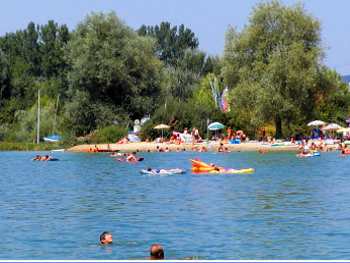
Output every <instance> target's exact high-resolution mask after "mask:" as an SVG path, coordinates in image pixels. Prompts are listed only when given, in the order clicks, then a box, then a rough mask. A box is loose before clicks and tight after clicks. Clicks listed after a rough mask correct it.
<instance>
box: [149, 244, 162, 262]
mask: <svg viewBox="0 0 350 263" xmlns="http://www.w3.org/2000/svg"><path fill="white" fill-rule="evenodd" d="M149 252H150V259H151V260H161V259H164V249H163V247H162V246H161V245H160V244H152V245H151V247H150V249H149Z"/></svg>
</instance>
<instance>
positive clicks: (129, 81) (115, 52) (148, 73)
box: [67, 13, 161, 128]
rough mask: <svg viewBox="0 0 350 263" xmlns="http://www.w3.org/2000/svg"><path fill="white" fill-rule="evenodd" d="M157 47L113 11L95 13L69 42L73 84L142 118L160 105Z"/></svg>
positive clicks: (91, 96) (102, 101) (73, 86)
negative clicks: (125, 23) (155, 53)
mask: <svg viewBox="0 0 350 263" xmlns="http://www.w3.org/2000/svg"><path fill="white" fill-rule="evenodd" d="M153 51H154V41H153V40H152V39H151V38H148V37H141V36H139V35H137V34H136V33H135V32H134V31H133V30H131V29H130V28H129V27H127V26H126V25H124V23H122V22H121V21H120V20H119V18H118V17H117V16H116V15H115V14H114V13H109V14H102V13H93V14H91V15H89V16H87V17H86V18H85V20H84V21H83V22H82V23H80V24H79V25H78V27H77V29H76V31H75V32H74V33H73V35H72V39H71V41H70V42H69V46H68V53H67V56H68V57H69V59H70V66H71V70H70V73H69V78H70V86H71V89H73V90H74V89H78V90H81V91H83V92H87V93H88V94H89V98H90V99H91V100H93V101H94V102H97V101H98V102H99V103H101V104H108V105H110V106H111V105H112V106H114V107H115V109H116V110H117V109H118V110H120V109H121V110H122V111H124V112H125V113H127V114H129V115H130V117H132V118H141V117H143V116H144V114H145V113H149V112H151V111H153V109H155V107H156V105H157V103H156V102H157V99H158V96H159V92H160V89H161V62H160V61H159V60H158V59H157V58H156V57H155V56H154V52H153ZM95 126H96V125H95V124H94V123H91V125H90V126H88V127H90V128H94V127H95Z"/></svg>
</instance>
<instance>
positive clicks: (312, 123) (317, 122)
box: [307, 120, 326, 126]
mask: <svg viewBox="0 0 350 263" xmlns="http://www.w3.org/2000/svg"><path fill="white" fill-rule="evenodd" d="M325 124H326V123H325V122H324V121H320V120H315V121H311V122H309V123H308V124H307V126H322V125H325Z"/></svg>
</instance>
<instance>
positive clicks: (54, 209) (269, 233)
mask: <svg viewBox="0 0 350 263" xmlns="http://www.w3.org/2000/svg"><path fill="white" fill-rule="evenodd" d="M35 154H36V153H34V152H1V153H0V168H1V169H0V193H1V195H0V233H1V236H2V238H1V241H0V259H144V258H145V257H146V256H147V255H148V248H149V246H150V244H151V243H153V242H159V243H161V244H163V246H164V247H165V250H166V251H165V252H166V257H167V258H168V259H183V258H185V257H197V258H199V259H315V258H317V259H349V258H350V180H349V176H350V173H349V165H350V158H341V157H339V154H337V153H324V154H322V156H321V157H315V158H309V159H298V158H296V157H295V155H294V154H292V153H278V154H276V153H271V154H267V155H258V154H256V153H230V154H215V153H162V154H158V153H148V154H141V156H143V157H145V161H144V162H141V163H139V164H135V165H132V164H127V163H121V162H117V161H115V160H113V159H112V158H109V157H108V155H107V154H73V153H57V154H55V157H58V158H59V159H60V161H58V162H47V163H46V162H32V161H30V159H31V158H32V157H33V156H34V155H35ZM43 154H44V153H43ZM193 157H200V158H201V159H203V160H204V161H208V162H215V163H217V164H219V165H223V166H226V167H234V168H245V167H253V168H255V169H256V173H255V174H252V175H214V176H213V175H212V176H206V175H192V174H191V173H190V172H187V173H186V174H184V175H172V176H145V175H140V173H139V170H140V169H142V168H146V167H154V168H175V167H179V168H186V169H189V168H190V162H189V161H188V160H189V159H190V158H193ZM105 230H109V231H111V232H112V233H113V235H114V240H115V242H114V244H113V245H112V246H109V247H101V246H99V245H98V236H99V234H100V233H101V232H102V231H105Z"/></svg>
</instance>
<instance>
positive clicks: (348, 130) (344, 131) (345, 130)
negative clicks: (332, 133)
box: [337, 127, 350, 133]
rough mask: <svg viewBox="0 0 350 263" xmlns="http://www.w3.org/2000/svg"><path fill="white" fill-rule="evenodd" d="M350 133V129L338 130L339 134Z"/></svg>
mask: <svg viewBox="0 0 350 263" xmlns="http://www.w3.org/2000/svg"><path fill="white" fill-rule="evenodd" d="M347 132H350V128H349V127H348V128H340V129H338V130H337V133H347Z"/></svg>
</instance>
